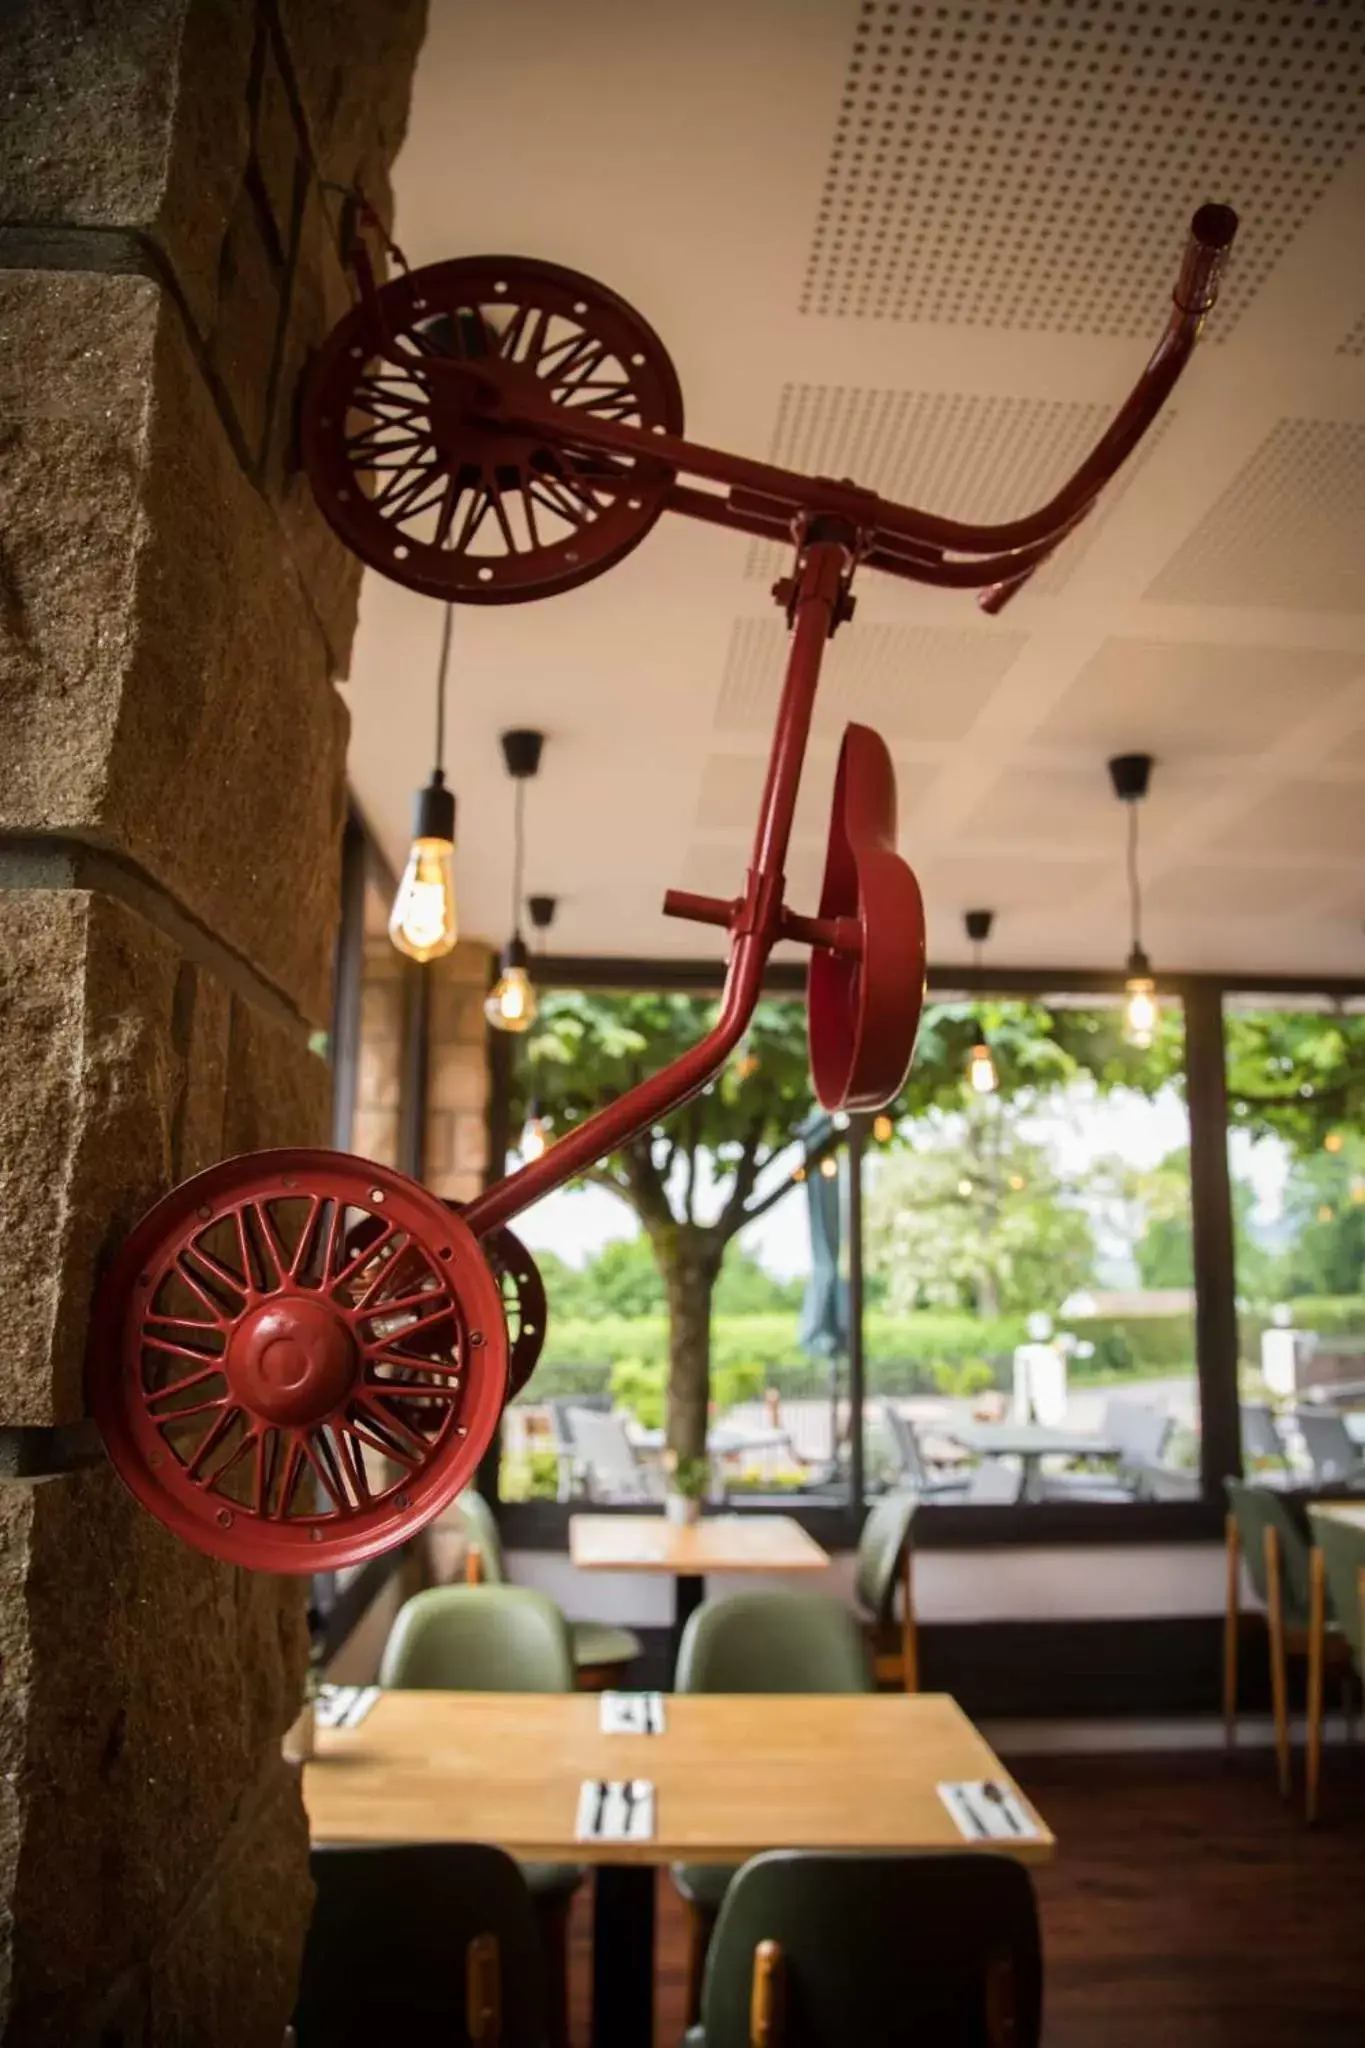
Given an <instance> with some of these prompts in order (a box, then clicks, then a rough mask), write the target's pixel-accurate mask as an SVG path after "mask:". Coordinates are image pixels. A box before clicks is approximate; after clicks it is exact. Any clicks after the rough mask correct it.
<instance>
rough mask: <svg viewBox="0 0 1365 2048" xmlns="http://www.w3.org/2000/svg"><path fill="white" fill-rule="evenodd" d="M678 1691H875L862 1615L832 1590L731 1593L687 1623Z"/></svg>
mask: <svg viewBox="0 0 1365 2048" xmlns="http://www.w3.org/2000/svg"><path fill="white" fill-rule="evenodd" d="M674 1688H675V1690H676V1691H678V1692H871V1690H872V1673H871V1670H870V1668H869V1665H868V1659H867V1648H866V1645H865V1644H864V1642H863V1633H862V1630H861V1629H860V1628H859V1626H858V1622H857V1618H856V1616H855V1615H854V1614H853V1612H852V1611H851V1609H849V1608H847V1607H845V1606H844V1604H843V1602H842V1601H839V1600H832V1599H831V1598H830V1597H829V1595H828V1594H827V1593H805V1592H793V1591H790V1590H788V1589H787V1588H774V1589H773V1590H772V1591H770V1592H761V1593H731V1594H729V1595H728V1596H727V1597H726V1598H725V1599H724V1600H704V1601H703V1602H702V1604H701V1606H700V1607H699V1608H698V1609H697V1611H696V1613H695V1614H694V1615H693V1616H692V1618H691V1620H690V1621H689V1622H688V1624H687V1627H686V1628H685V1629H684V1630H683V1637H682V1642H681V1644H680V1645H679V1647H678V1669H677V1676H676V1678H675V1679H674Z"/></svg>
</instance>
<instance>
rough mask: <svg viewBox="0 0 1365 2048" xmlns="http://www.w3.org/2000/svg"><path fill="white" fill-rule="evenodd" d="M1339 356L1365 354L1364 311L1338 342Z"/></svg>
mask: <svg viewBox="0 0 1365 2048" xmlns="http://www.w3.org/2000/svg"><path fill="white" fill-rule="evenodd" d="M1337 354H1338V355H1339V356H1365V313H1362V314H1361V316H1360V318H1359V319H1358V320H1357V321H1356V324H1355V326H1354V327H1353V328H1352V329H1351V331H1350V333H1349V334H1348V335H1347V337H1346V339H1345V340H1344V341H1343V342H1341V343H1339V344H1338V347H1337Z"/></svg>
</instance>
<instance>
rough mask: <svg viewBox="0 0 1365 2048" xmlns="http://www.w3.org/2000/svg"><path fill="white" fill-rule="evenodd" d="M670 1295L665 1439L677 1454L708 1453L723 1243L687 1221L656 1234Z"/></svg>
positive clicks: (656, 1245) (685, 1455)
mask: <svg viewBox="0 0 1365 2048" xmlns="http://www.w3.org/2000/svg"><path fill="white" fill-rule="evenodd" d="M654 1250H655V1255H656V1257H657V1258H658V1261H659V1266H660V1269H661V1270H662V1273H663V1277H664V1288H665V1291H666V1293H667V1297H668V1411H667V1432H666V1433H667V1440H668V1447H669V1449H670V1450H671V1451H674V1452H676V1453H677V1455H678V1457H679V1458H704V1457H705V1456H706V1423H707V1408H708V1405H709V1402H710V1399H711V1297H712V1295H713V1293H714V1292H715V1286H716V1281H717V1279H718V1277H719V1275H720V1266H721V1260H722V1258H723V1257H724V1251H725V1247H724V1245H720V1246H716V1245H714V1244H712V1243H711V1242H710V1234H709V1233H708V1232H705V1231H703V1230H699V1229H697V1228H695V1227H689V1226H688V1225H686V1224H683V1225H680V1226H679V1227H678V1228H677V1229H675V1230H673V1231H670V1232H668V1233H667V1234H666V1235H664V1234H660V1235H656V1236H655V1237H654Z"/></svg>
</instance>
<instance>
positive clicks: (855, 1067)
mask: <svg viewBox="0 0 1365 2048" xmlns="http://www.w3.org/2000/svg"><path fill="white" fill-rule="evenodd" d="M820 916H821V918H830V919H845V920H848V921H849V922H850V923H851V924H852V925H853V926H854V927H855V928H856V936H857V943H856V946H854V947H852V948H851V949H850V950H848V951H846V952H838V951H835V950H834V949H833V948H828V947H817V948H816V950H815V951H814V952H813V953H812V954H811V961H810V972H809V975H808V978H807V983H806V1016H807V1027H808V1030H809V1034H810V1064H811V1078H812V1080H813V1082H814V1084H815V1093H816V1095H817V1096H818V1098H819V1100H820V1102H821V1103H822V1105H823V1106H824V1108H826V1109H831V1110H838V1109H881V1108H883V1107H884V1106H885V1105H886V1104H887V1103H888V1102H890V1101H891V1100H892V1099H893V1098H894V1096H895V1095H896V1094H897V1093H898V1092H899V1089H900V1086H901V1083H902V1082H903V1081H904V1079H905V1076H906V1073H907V1071H908V1069H909V1066H910V1057H911V1054H912V1053H913V1052H914V1049H915V1033H916V1031H917V1030H918V1029H919V1018H920V1010H921V1008H922V1006H923V1002H924V956H925V941H924V903H923V900H922V898H921V896H920V890H919V883H918V882H917V881H916V880H915V876H914V871H913V869H912V868H911V867H910V866H909V864H908V863H907V862H906V861H904V860H902V859H901V857H900V855H899V854H898V853H897V851H896V771H895V768H894V767H893V765H892V761H891V756H890V754H889V753H888V751H887V747H886V742H885V740H883V739H882V737H881V735H880V733H875V732H873V731H872V730H871V728H870V727H869V726H866V725H850V726H847V727H845V729H844V740H843V745H842V747H841V749H840V752H839V767H838V772H837V775H836V777H835V783H834V808H833V812H832V814H831V817H830V825H829V845H828V850H827V852H826V855H825V879H824V886H823V888H822V890H821V895H820Z"/></svg>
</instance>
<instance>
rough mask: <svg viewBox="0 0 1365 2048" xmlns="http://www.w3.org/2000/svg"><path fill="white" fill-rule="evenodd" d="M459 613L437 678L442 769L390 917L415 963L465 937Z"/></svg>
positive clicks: (421, 803)
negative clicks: (459, 882)
mask: <svg viewBox="0 0 1365 2048" xmlns="http://www.w3.org/2000/svg"><path fill="white" fill-rule="evenodd" d="M454 613H455V607H454V605H450V604H448V605H447V606H446V615H445V621H444V623H443V625H442V627H441V662H440V668H439V671H438V673H437V678H436V765H435V767H434V768H433V769H432V771H431V780H430V782H429V783H428V784H427V785H426V787H425V789H419V790H418V792H417V798H416V801H415V803H414V805H413V819H412V846H411V848H410V849H409V852H408V858H407V865H406V866H405V867H404V869H403V879H402V881H401V882H400V883H399V884H398V889H397V893H396V894H395V896H394V899H393V909H392V910H391V911H390V913H389V937H390V938H391V939H392V941H393V943H394V945H395V946H396V947H397V948H398V951H399V952H400V953H406V954H407V955H408V958H409V959H410V960H422V961H425V960H438V959H439V958H440V957H441V955H442V954H443V953H448V952H450V950H451V948H452V947H453V946H454V944H455V941H456V939H457V938H458V937H459V927H458V924H457V922H456V917H455V795H454V792H453V790H449V789H447V788H446V778H445V772H444V767H443V760H444V756H445V733H446V670H447V668H448V667H449V665H450V633H451V623H452V620H453V618H454Z"/></svg>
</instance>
